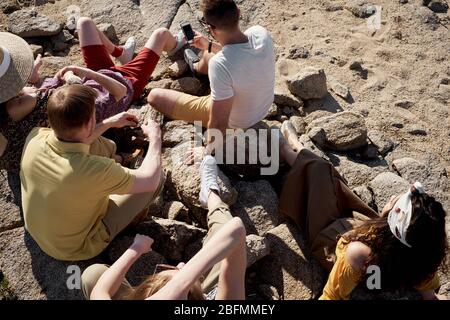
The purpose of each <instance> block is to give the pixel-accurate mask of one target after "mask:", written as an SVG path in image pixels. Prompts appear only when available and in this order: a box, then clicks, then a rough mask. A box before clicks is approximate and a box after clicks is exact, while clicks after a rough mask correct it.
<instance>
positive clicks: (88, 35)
mask: <svg viewBox="0 0 450 320" xmlns="http://www.w3.org/2000/svg"><path fill="white" fill-rule="evenodd" d="M77 29H78V35H79V36H78V37H79V39H80V47H86V46H90V45H104V46H105V48H106V51H107V52H108V53H109V54H112V53H113V51H114V49H115V48H116V45H115V44H114V43H112V42H111V40H109V39H108V37H107V36H105V34H104V33H103V32H101V31H100V30H98V28H97V25H96V24H95V23H94V21H92V19H91V18H86V17H83V18H80V19H78V23H77Z"/></svg>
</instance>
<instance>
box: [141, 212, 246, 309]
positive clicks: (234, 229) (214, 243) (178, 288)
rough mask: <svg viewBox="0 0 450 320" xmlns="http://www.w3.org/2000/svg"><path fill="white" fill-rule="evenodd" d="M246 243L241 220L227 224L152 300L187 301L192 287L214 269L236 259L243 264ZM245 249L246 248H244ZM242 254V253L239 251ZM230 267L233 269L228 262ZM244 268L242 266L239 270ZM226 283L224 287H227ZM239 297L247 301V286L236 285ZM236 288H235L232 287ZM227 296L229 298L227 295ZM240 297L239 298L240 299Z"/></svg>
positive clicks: (232, 277)
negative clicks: (224, 261) (221, 263)
mask: <svg viewBox="0 0 450 320" xmlns="http://www.w3.org/2000/svg"><path fill="white" fill-rule="evenodd" d="M243 243H244V244H245V227H244V225H243V223H242V221H241V219H239V218H233V219H232V220H230V221H229V222H227V223H226V224H225V225H224V226H223V227H222V228H221V229H220V230H219V231H218V232H217V233H216V234H215V235H214V236H213V237H212V238H211V240H210V241H209V242H208V243H206V245H205V246H204V247H203V248H202V249H201V250H200V251H199V252H198V253H197V254H196V255H195V256H194V257H193V258H192V259H191V260H189V262H188V263H187V264H186V265H185V266H184V267H183V268H182V269H181V270H180V271H178V272H177V273H176V274H175V275H174V276H173V277H172V279H171V280H170V281H169V282H168V283H167V284H166V285H165V286H164V287H163V288H161V289H160V290H159V291H158V292H157V293H156V294H154V295H152V296H151V297H150V298H149V299H155V300H181V299H186V298H187V295H188V293H189V290H190V288H191V287H192V285H193V284H194V283H195V282H196V281H197V280H198V279H199V278H200V277H201V276H202V275H203V274H204V273H205V272H206V271H207V270H209V269H210V268H212V266H214V265H215V264H216V263H218V262H220V261H222V260H224V259H227V258H228V259H229V258H230V257H231V259H233V256H234V258H235V259H234V260H235V261H236V258H238V259H239V260H240V262H243V261H242V259H245V258H243V257H242V244H243ZM244 250H245V247H244ZM238 251H240V252H238ZM227 268H233V266H232V265H231V264H230V261H229V260H228V265H227V266H226V269H227ZM239 268H241V266H240V267H239ZM224 271H226V272H227V274H225V275H223V276H222V282H223V281H224V280H227V279H228V280H229V279H234V278H236V279H242V275H239V276H238V277H234V276H233V275H230V271H227V270H224ZM224 286H225V284H222V287H224ZM235 286H237V294H235V298H243V297H242V292H243V284H235ZM229 288H230V289H233V288H232V286H231V285H230V286H229ZM224 296H226V295H224ZM238 296H239V297H238Z"/></svg>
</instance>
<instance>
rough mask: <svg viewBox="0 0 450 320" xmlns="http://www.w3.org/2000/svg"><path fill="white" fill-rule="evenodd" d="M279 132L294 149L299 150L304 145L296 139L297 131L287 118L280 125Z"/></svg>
mask: <svg viewBox="0 0 450 320" xmlns="http://www.w3.org/2000/svg"><path fill="white" fill-rule="evenodd" d="M280 130H281V133H282V134H283V136H284V137H285V138H286V140H287V142H288V143H289V146H290V147H291V148H292V149H294V150H295V151H300V150H301V149H303V148H304V147H305V146H304V145H303V144H302V143H301V142H300V141H299V140H298V135H297V131H295V128H294V126H293V125H292V123H291V122H290V121H289V120H286V121H284V122H283V124H282V125H281V129H280Z"/></svg>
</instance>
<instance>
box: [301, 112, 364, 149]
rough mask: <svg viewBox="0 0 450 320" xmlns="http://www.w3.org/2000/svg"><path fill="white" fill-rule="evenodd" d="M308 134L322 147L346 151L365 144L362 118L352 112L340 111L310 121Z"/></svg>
mask: <svg viewBox="0 0 450 320" xmlns="http://www.w3.org/2000/svg"><path fill="white" fill-rule="evenodd" d="M308 136H309V137H310V138H311V140H313V141H314V142H315V143H316V144H318V145H319V146H320V147H322V148H324V149H331V150H336V151H348V150H353V149H357V148H361V147H363V146H365V145H367V128H366V124H365V121H364V118H363V117H362V116H360V115H358V114H356V113H353V112H348V111H344V112H340V113H336V114H333V115H331V116H327V117H323V118H319V119H316V120H314V121H312V122H311V123H310V124H309V126H308Z"/></svg>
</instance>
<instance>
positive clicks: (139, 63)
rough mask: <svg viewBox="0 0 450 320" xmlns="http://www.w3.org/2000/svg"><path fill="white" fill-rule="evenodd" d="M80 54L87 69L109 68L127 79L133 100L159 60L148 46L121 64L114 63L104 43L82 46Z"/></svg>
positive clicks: (143, 86)
mask: <svg viewBox="0 0 450 320" xmlns="http://www.w3.org/2000/svg"><path fill="white" fill-rule="evenodd" d="M81 54H82V55H83V59H84V63H85V64H86V66H87V67H88V68H89V69H91V70H94V71H98V70H101V69H110V70H113V71H117V72H120V73H121V74H122V75H123V76H124V77H125V78H127V79H129V80H130V81H131V83H132V84H133V89H134V96H133V101H134V100H137V99H138V98H139V97H140V96H141V94H142V92H143V91H144V88H145V86H146V85H147V83H148V81H149V80H150V77H151V75H152V73H153V71H154V70H155V68H156V65H157V64H158V61H159V56H158V55H157V54H156V53H155V52H154V51H153V50H151V49H149V48H144V49H142V50H141V52H139V54H138V55H137V56H136V57H135V58H134V59H133V60H131V61H130V62H128V63H127V64H125V65H123V66H115V65H114V62H113V61H112V60H111V56H110V55H109V54H108V52H107V51H106V48H105V46H104V45H92V46H86V47H82V48H81Z"/></svg>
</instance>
